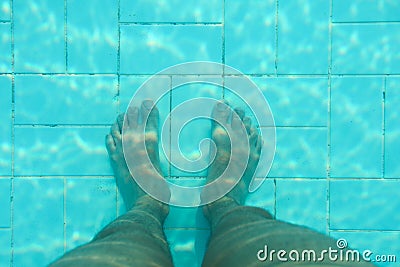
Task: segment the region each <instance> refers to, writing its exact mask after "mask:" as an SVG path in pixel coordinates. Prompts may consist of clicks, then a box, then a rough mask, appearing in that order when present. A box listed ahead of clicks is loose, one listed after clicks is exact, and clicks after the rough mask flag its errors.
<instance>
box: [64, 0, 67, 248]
mask: <svg viewBox="0 0 400 267" xmlns="http://www.w3.org/2000/svg"><path fill="white" fill-rule="evenodd" d="M67 1H68V0H64V56H65V73H68V29H67V27H68V26H67V22H68V21H67V14H68V13H67V6H68V4H67ZM63 187H64V188H63V239H64V240H63V249H64V253H65V252H66V251H67V178H66V177H64V178H63Z"/></svg>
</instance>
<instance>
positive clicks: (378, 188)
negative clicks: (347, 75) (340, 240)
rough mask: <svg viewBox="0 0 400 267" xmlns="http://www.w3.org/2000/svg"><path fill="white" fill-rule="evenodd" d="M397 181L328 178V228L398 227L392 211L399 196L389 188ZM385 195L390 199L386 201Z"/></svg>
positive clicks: (398, 203) (398, 204) (399, 221)
mask: <svg viewBox="0 0 400 267" xmlns="http://www.w3.org/2000/svg"><path fill="white" fill-rule="evenodd" d="M399 184H400V182H399V181H395V180H390V179H388V180H383V181H381V180H350V181H343V180H341V181H331V183H330V226H331V229H348V230H390V231H396V230H397V231H398V230H400V227H399V225H400V215H399V213H398V212H396V211H397V210H399V208H400V200H399V198H398V197H397V192H396V191H394V190H392V188H398V187H399ZM382 196H385V198H383V197H382ZM388 199H390V202H389V201H386V200H388ZM343 207H346V208H343ZM360 218H365V220H360ZM388 218H390V219H388Z"/></svg>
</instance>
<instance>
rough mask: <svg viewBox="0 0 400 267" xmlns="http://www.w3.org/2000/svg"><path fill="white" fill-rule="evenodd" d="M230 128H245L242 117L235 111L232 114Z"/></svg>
mask: <svg viewBox="0 0 400 267" xmlns="http://www.w3.org/2000/svg"><path fill="white" fill-rule="evenodd" d="M232 129H234V130H245V126H244V124H243V121H242V119H241V118H240V117H239V115H238V114H236V113H233V114H232Z"/></svg>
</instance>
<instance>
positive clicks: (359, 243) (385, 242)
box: [331, 231, 400, 267]
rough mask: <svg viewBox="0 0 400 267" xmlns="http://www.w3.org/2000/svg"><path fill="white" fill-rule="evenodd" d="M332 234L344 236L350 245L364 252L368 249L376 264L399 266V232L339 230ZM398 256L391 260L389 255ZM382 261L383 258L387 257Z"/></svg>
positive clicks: (386, 266) (339, 236)
mask: <svg viewBox="0 0 400 267" xmlns="http://www.w3.org/2000/svg"><path fill="white" fill-rule="evenodd" d="M331 236H333V237H334V238H336V239H339V238H343V239H345V240H346V241H347V244H348V246H349V247H350V248H351V249H353V250H357V251H358V252H359V253H360V256H361V255H362V253H363V252H364V251H366V250H369V251H371V252H372V255H371V256H369V259H371V262H372V263H373V264H375V265H376V266H382V267H396V266H399V263H398V261H399V255H400V247H399V246H397V245H396V244H398V243H399V240H400V233H399V232H362V231H360V232H337V231H332V232H331ZM392 255H395V256H396V261H393V259H392V260H391V261H390V260H389V257H391V256H392ZM385 258H386V262H382V260H381V259H385Z"/></svg>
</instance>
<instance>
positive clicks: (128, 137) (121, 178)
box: [106, 100, 161, 210]
mask: <svg viewBox="0 0 400 267" xmlns="http://www.w3.org/2000/svg"><path fill="white" fill-rule="evenodd" d="M139 113H140V114H139ZM125 116H126V117H124V114H120V115H119V116H118V117H117V120H116V122H115V123H114V124H113V125H112V127H111V130H110V134H108V135H107V136H106V147H107V151H108V155H109V157H110V161H111V166H112V169H113V171H114V175H115V179H116V182H117V186H118V190H119V191H120V193H121V195H122V198H123V200H124V203H125V207H126V209H127V210H130V209H131V208H132V207H133V206H134V204H135V203H136V201H137V199H138V198H140V197H142V196H144V195H146V193H145V192H144V191H143V190H142V189H141V188H140V187H139V186H138V185H137V183H136V182H135V180H134V179H133V177H132V175H131V173H130V170H129V168H128V164H127V161H126V158H125V155H129V159H130V160H132V159H134V160H135V162H134V164H135V168H134V169H135V173H133V175H134V176H135V178H136V177H141V178H144V179H145V178H146V177H149V179H151V177H154V176H157V174H155V173H152V172H154V171H153V170H154V169H155V170H156V171H158V172H159V173H161V171H160V162H159V154H158V120H159V115H158V110H157V108H156V107H153V102H152V101H150V100H145V101H143V103H142V106H141V107H140V110H139V108H137V107H129V109H128V112H127V114H126V115H125ZM139 116H141V117H142V118H147V123H146V124H143V123H139V121H140V120H139ZM124 118H125V125H124ZM144 125H146V129H145V130H144V127H145V126H144ZM123 129H124V137H123V136H122V132H123ZM122 138H124V140H125V141H124V142H125V146H123V144H122ZM141 142H142V143H143V142H145V144H146V147H145V149H143V146H140V145H138V144H141ZM123 148H125V150H127V149H128V151H125V152H126V153H125V155H124V151H123ZM147 156H148V157H149V158H150V162H151V165H152V166H147V165H149V164H148V163H149V161H144V160H143V159H144V157H147ZM131 164H132V163H131V161H130V165H129V166H130V167H132V166H131ZM153 166H154V168H153ZM131 170H132V168H131Z"/></svg>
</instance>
